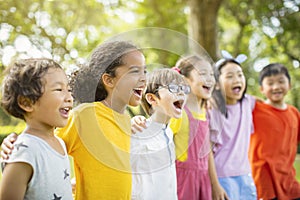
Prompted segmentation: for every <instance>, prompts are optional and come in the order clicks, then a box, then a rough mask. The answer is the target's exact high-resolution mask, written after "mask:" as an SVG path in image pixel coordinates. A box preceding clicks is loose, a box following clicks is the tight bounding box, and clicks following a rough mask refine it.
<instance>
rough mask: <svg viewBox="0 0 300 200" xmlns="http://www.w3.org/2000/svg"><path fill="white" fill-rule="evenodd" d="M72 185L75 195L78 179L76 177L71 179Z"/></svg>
mask: <svg viewBox="0 0 300 200" xmlns="http://www.w3.org/2000/svg"><path fill="white" fill-rule="evenodd" d="M71 185H72V193H73V194H75V192H76V179H75V177H74V178H72V179H71Z"/></svg>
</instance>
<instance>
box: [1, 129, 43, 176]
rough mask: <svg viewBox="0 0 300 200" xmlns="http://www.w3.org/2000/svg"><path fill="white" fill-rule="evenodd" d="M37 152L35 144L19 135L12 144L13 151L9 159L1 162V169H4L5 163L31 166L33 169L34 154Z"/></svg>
mask: <svg viewBox="0 0 300 200" xmlns="http://www.w3.org/2000/svg"><path fill="white" fill-rule="evenodd" d="M38 152H39V151H38V150H37V149H36V147H35V143H33V142H30V140H29V139H28V138H26V137H22V135H20V136H19V137H18V139H17V141H16V142H15V143H14V149H13V151H12V153H11V155H10V157H9V159H8V160H6V161H4V162H3V168H5V164H6V163H15V162H23V163H27V164H29V165H31V166H32V168H33V169H34V168H35V158H36V156H35V154H37V153H38ZM3 170H4V169H3Z"/></svg>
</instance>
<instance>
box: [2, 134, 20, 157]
mask: <svg viewBox="0 0 300 200" xmlns="http://www.w3.org/2000/svg"><path fill="white" fill-rule="evenodd" d="M17 138H18V135H17V134H16V133H11V134H9V135H8V136H7V137H6V138H4V140H3V142H2V144H1V148H2V150H1V158H2V159H3V160H7V159H8V158H9V155H10V154H11V152H12V150H13V148H14V145H13V144H14V142H15V141H16V140H17Z"/></svg>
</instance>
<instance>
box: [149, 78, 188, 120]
mask: <svg viewBox="0 0 300 200" xmlns="http://www.w3.org/2000/svg"><path fill="white" fill-rule="evenodd" d="M172 87H173V88H174V87H176V88H177V91H176V92H175V91H174V90H172V89H173V88H172ZM187 88H188V89H187ZM171 91H172V92H171ZM189 91H190V88H189V86H188V85H187V84H185V83H183V82H182V83H179V84H178V83H177V84H176V83H171V84H169V85H165V86H160V87H159V89H158V91H157V94H158V95H155V94H152V93H148V94H146V98H147V101H148V102H149V103H150V104H151V105H152V107H153V111H154V112H153V115H152V118H153V120H154V121H156V122H159V123H168V122H169V120H170V119H171V118H180V117H181V115H182V109H183V106H184V104H185V101H186V93H187V92H189Z"/></svg>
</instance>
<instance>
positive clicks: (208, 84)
mask: <svg viewBox="0 0 300 200" xmlns="http://www.w3.org/2000/svg"><path fill="white" fill-rule="evenodd" d="M187 82H188V83H189V85H190V86H191V90H192V93H193V94H194V95H196V96H197V97H198V98H200V99H209V98H210V97H211V95H212V92H213V88H214V86H215V83H216V81H215V77H214V71H213V69H212V66H211V64H210V63H209V62H207V61H205V60H201V61H199V62H197V63H196V64H195V68H194V69H193V70H192V71H191V72H190V75H189V77H187Z"/></svg>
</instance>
